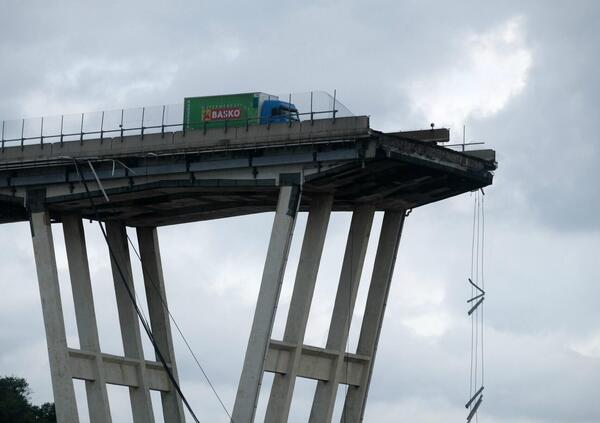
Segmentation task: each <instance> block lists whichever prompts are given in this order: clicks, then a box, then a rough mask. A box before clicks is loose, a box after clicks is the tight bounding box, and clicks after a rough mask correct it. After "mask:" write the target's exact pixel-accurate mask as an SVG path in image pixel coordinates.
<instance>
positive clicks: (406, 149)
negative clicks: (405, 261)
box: [0, 116, 496, 227]
mask: <svg viewBox="0 0 600 423" xmlns="http://www.w3.org/2000/svg"><path fill="white" fill-rule="evenodd" d="M447 140H448V130H446V129H435V130H433V129H431V130H422V131H408V132H395V133H382V132H379V131H376V130H373V129H371V128H370V126H369V118H368V117H366V116H356V117H344V118H338V119H335V120H333V119H323V120H315V121H314V122H312V123H311V122H310V121H304V122H295V123H292V124H287V123H284V124H273V125H270V126H267V125H261V126H249V127H247V128H244V127H242V128H228V129H224V128H209V129H206V130H195V131H187V132H183V131H179V132H173V133H165V134H160V133H159V134H146V135H144V136H143V137H142V136H141V135H132V136H125V137H123V138H121V137H116V138H104V139H84V140H83V141H82V142H80V141H68V142H64V143H59V142H55V143H52V144H48V143H47V144H40V143H38V144H31V145H25V146H23V147H21V146H13V147H6V148H4V149H3V150H2V151H1V152H0V223H8V222H16V221H25V220H27V219H28V214H27V209H28V207H34V208H35V207H40V206H42V207H44V208H47V209H48V210H49V212H50V216H51V217H52V218H53V219H55V220H61V216H63V215H64V214H68V213H70V212H77V213H79V214H81V215H82V216H83V217H84V218H90V219H93V218H95V213H94V211H93V209H92V207H91V205H90V200H89V197H88V195H87V194H86V192H85V189H84V186H83V185H82V183H81V180H80V177H81V176H82V177H83V178H85V180H86V181H88V185H89V188H90V191H91V195H92V197H93V199H94V202H95V203H96V205H97V208H98V211H99V215H100V219H101V220H105V221H109V220H120V221H122V222H123V223H125V224H126V225H128V226H136V227H142V226H162V225H171V224H177V223H184V222H191V221H197V220H207V219H217V218H224V217H231V216H240V215H245V214H251V213H260V212H267V211H274V210H275V208H276V205H277V198H278V195H279V187H280V186H282V185H290V184H291V185H299V186H301V187H302V196H301V200H300V201H301V204H300V210H302V211H304V210H308V208H309V207H310V204H311V200H312V198H314V195H315V194H318V193H325V192H328V193H334V204H333V211H350V210H353V209H355V208H356V207H357V206H359V205H361V204H371V205H374V206H375V207H376V210H405V209H411V208H415V207H419V206H422V205H424V204H428V203H432V202H435V201H439V200H442V199H444V198H448V197H452V196H455V195H458V194H461V193H464V192H468V191H472V190H476V189H478V188H482V187H485V186H487V185H490V184H491V183H492V178H493V171H494V169H496V161H495V153H494V151H493V150H477V151H470V152H458V151H455V150H452V149H450V148H444V147H442V146H440V145H438V144H437V142H436V141H438V142H439V141H447ZM92 167H93V171H95V173H96V175H97V179H96V176H95V175H94V173H93V171H92ZM98 180H100V184H99V183H98ZM103 190H104V192H105V193H106V196H107V197H108V199H109V201H106V198H105V196H104V193H103V192H102V191H103ZM40 202H41V203H43V204H40Z"/></svg>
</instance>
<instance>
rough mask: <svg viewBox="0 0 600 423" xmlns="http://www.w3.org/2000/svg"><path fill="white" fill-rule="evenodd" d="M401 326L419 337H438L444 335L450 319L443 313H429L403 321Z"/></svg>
mask: <svg viewBox="0 0 600 423" xmlns="http://www.w3.org/2000/svg"><path fill="white" fill-rule="evenodd" d="M402 324H403V325H405V326H407V327H408V328H410V329H412V330H413V331H414V332H415V334H417V335H419V336H424V337H438V336H441V335H443V334H444V333H446V331H447V330H448V328H449V327H450V325H451V318H450V316H449V315H448V314H447V313H444V312H430V313H425V314H421V315H419V316H415V317H410V318H407V319H404V320H402Z"/></svg>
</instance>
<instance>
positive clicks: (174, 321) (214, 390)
mask: <svg viewBox="0 0 600 423" xmlns="http://www.w3.org/2000/svg"><path fill="white" fill-rule="evenodd" d="M127 240H128V241H129V245H131V248H132V249H133V252H134V253H135V255H136V256H137V258H138V260H139V261H140V263H141V264H142V272H143V273H144V275H146V276H147V277H148V279H149V280H150V284H151V285H152V288H154V290H155V291H156V292H157V294H158V298H160V302H161V303H162V305H163V307H164V308H165V310H166V311H167V313H168V314H169V317H170V319H171V321H172V322H173V324H174V325H175V328H176V329H177V332H179V336H181V339H182V340H183V342H184V343H185V345H186V347H187V349H188V351H189V352H190V354H191V355H192V358H193V359H194V361H195V362H196V365H197V366H198V368H199V369H200V371H201V372H202V375H203V376H204V379H206V382H207V383H208V386H210V389H211V390H212V392H213V394H214V395H215V397H217V400H218V401H219V403H220V404H221V408H222V409H223V411H225V413H226V414H227V417H229V420H230V421H231V423H234V421H233V417H231V414H230V413H229V410H228V409H227V407H226V406H225V403H224V402H223V400H222V399H221V397H220V396H219V394H218V393H217V390H216V388H215V387H214V385H213V383H212V381H211V380H210V378H209V377H208V373H206V371H205V370H204V368H203V367H202V365H201V364H200V361H199V360H198V357H196V354H195V353H194V351H193V350H192V347H191V346H190V344H189V343H188V340H187V338H186V337H185V335H184V334H183V332H182V331H181V328H180V327H179V324H178V323H177V320H175V317H173V314H171V310H169V307H168V306H167V303H166V300H165V299H164V298H163V296H162V293H161V292H160V290H159V289H158V287H157V286H156V283H155V281H154V278H153V277H152V275H150V274H149V273H148V272H146V269H145V267H144V265H143V263H142V257H141V256H140V253H139V252H138V250H137V249H136V247H135V245H134V244H133V241H132V240H131V238H130V237H129V235H127Z"/></svg>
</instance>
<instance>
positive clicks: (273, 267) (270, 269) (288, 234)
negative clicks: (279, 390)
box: [232, 186, 300, 423]
mask: <svg viewBox="0 0 600 423" xmlns="http://www.w3.org/2000/svg"><path fill="white" fill-rule="evenodd" d="M299 196H300V192H299V188H298V187H292V186H283V187H281V189H280V193H279V199H278V202H277V209H276V212H275V219H274V221H273V229H272V231H271V239H270V241H269V248H268V251H267V258H266V261H265V267H264V271H263V276H262V281H261V285H260V290H259V293H258V300H257V303H256V309H255V312H254V320H253V321H252V329H251V331H250V339H249V340H248V346H247V348H246V355H245V357H244V367H243V369H242V375H241V377H240V383H239V385H238V390H237V395H236V398H235V405H234V407H233V416H232V417H233V421H234V422H237V423H250V422H253V421H254V415H255V412H256V403H257V401H258V395H259V393H260V386H261V382H262V376H263V369H264V362H265V357H266V354H267V348H268V346H269V341H270V338H271V332H272V330H273V321H274V319H275V311H276V309H277V303H278V301H279V293H280V291H281V283H282V280H283V275H284V272H285V266H286V263H287V258H288V253H289V247H290V242H291V240H292V234H293V232H294V224H295V222H296V215H297V210H298V204H299Z"/></svg>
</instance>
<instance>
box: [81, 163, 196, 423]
mask: <svg viewBox="0 0 600 423" xmlns="http://www.w3.org/2000/svg"><path fill="white" fill-rule="evenodd" d="M73 163H74V164H75V169H76V170H77V173H78V174H79V178H80V179H81V182H82V183H83V186H84V189H85V192H86V194H87V197H88V200H89V201H90V205H91V207H92V210H93V212H94V215H95V216H96V220H97V221H98V225H99V226H100V230H101V231H102V235H103V236H104V240H105V242H106V245H107V246H108V251H109V254H110V257H111V259H112V260H113V262H114V263H115V268H116V270H117V272H118V273H119V277H120V280H121V282H122V283H123V285H124V287H125V290H126V292H127V295H128V296H129V299H130V300H131V303H132V304H133V308H134V310H135V312H136V313H137V315H138V318H139V320H140V322H141V323H142V327H143V328H144V331H145V332H146V334H147V335H148V338H149V339H150V342H151V343H152V346H153V347H154V351H155V352H156V356H157V358H158V360H159V361H160V362H161V364H162V365H163V367H164V369H165V371H166V373H167V376H168V377H169V380H170V381H171V383H172V384H173V387H174V388H175V390H176V391H177V393H178V394H179V397H180V398H181V400H182V401H183V403H184V404H185V406H186V408H187V410H188V411H189V413H190V414H191V416H192V418H193V419H194V421H195V422H196V423H200V420H199V419H198V417H196V414H195V413H194V410H193V409H192V407H191V405H190V404H189V402H188V400H187V398H186V397H185V395H184V394H183V391H182V390H181V387H180V386H179V383H178V382H177V380H176V379H175V376H174V375H173V372H172V371H171V369H170V368H169V366H168V365H167V362H166V360H165V358H164V356H163V354H162V352H161V351H160V349H159V347H158V344H157V342H156V339H155V338H154V335H153V333H152V330H151V329H150V325H149V324H148V321H147V320H146V319H145V318H144V316H143V314H142V312H141V310H140V308H139V306H138V304H137V301H136V297H135V295H134V293H133V291H132V289H131V287H130V286H129V284H128V283H127V280H126V278H125V273H124V272H123V269H121V266H120V264H119V261H118V260H117V259H116V256H115V253H114V251H113V248H112V246H111V245H110V242H109V241H108V234H107V233H106V229H105V228H104V225H102V222H101V221H100V214H99V212H98V208H97V207H96V203H95V202H94V199H93V198H92V195H91V193H90V190H89V187H88V184H87V181H86V179H85V177H84V176H83V173H81V172H79V166H78V164H77V160H75V159H74V160H73ZM90 166H91V163H90ZM94 173H95V172H94Z"/></svg>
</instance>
